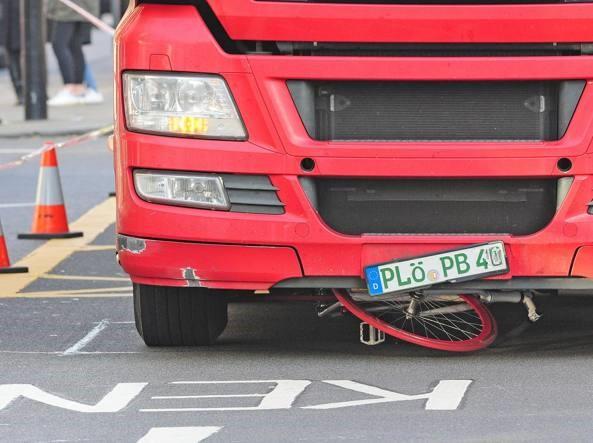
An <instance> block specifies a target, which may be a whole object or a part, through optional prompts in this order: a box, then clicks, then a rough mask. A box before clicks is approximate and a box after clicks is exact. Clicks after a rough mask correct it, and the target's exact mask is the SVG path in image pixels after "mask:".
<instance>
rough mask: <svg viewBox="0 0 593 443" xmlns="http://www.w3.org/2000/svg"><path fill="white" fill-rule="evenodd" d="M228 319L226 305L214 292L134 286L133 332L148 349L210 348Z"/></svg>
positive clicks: (208, 290) (202, 289) (220, 296)
mask: <svg viewBox="0 0 593 443" xmlns="http://www.w3.org/2000/svg"><path fill="white" fill-rule="evenodd" d="M227 318H228V317H227V301H226V299H225V296H224V295H223V294H221V293H219V292H217V291H213V290H210V289H207V288H176V287H165V286H149V285H140V284H134V320H135V323H136V329H137V330H138V333H139V334H140V336H141V337H142V339H143V340H144V343H146V345H148V346H204V345H210V344H212V343H213V342H214V341H215V340H216V339H217V338H218V336H219V335H220V334H221V333H222V331H224V328H225V327H226V324H227Z"/></svg>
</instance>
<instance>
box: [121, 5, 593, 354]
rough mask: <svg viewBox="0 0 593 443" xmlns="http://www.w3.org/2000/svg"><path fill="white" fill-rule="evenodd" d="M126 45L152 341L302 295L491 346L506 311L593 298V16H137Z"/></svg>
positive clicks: (273, 10) (127, 223)
mask: <svg viewBox="0 0 593 443" xmlns="http://www.w3.org/2000/svg"><path fill="white" fill-rule="evenodd" d="M115 48H116V52H115V63H116V67H115V83H116V105H115V115H116V126H115V169H116V181H117V232H118V238H117V249H118V259H119V262H120V263H121V265H122V266H123V268H124V269H125V271H126V272H128V273H129V274H130V276H131V278H132V280H133V283H134V308H135V315H136V324H137V329H138V331H139V333H140V335H141V336H142V337H143V339H144V341H145V342H146V344H148V345H151V346H159V345H202V344H210V343H212V342H213V341H214V340H215V339H216V338H217V337H218V336H219V335H220V333H221V332H222V331H223V330H224V328H225V326H226V322H227V302H228V300H229V299H230V300H232V299H233V297H236V298H237V299H245V298H246V297H258V298H259V299H265V298H272V297H275V296H292V297H293V299H295V298H296V299H304V300H312V299H319V300H323V302H324V304H323V305H322V308H321V311H320V315H326V314H328V313H329V312H331V311H333V312H337V311H339V310H342V309H344V308H346V309H347V310H349V311H351V312H352V313H353V314H354V315H356V316H358V317H360V318H361V320H363V323H362V326H361V327H363V326H364V327H366V328H367V329H366V330H365V331H366V332H364V331H363V333H368V334H369V337H367V338H366V339H365V340H366V342H378V341H381V340H382V339H383V333H387V334H388V335H393V336H396V337H399V338H402V339H405V340H408V341H411V342H413V343H416V344H420V345H423V346H428V347H432V348H437V349H445V350H451V351H471V350H476V349H480V348H483V347H485V346H488V345H489V344H490V343H492V341H493V340H494V337H495V336H496V332H497V331H496V329H497V328H496V322H495V320H494V318H493V317H492V315H491V313H490V311H489V310H488V308H487V306H486V304H487V303H489V302H496V301H505V302H517V303H519V302H522V303H524V304H525V305H526V306H527V308H528V313H529V316H530V318H531V319H532V320H535V319H536V318H537V313H536V312H535V309H534V305H533V301H532V298H531V296H532V295H533V294H555V293H558V292H559V291H563V290H572V291H589V292H590V291H591V290H593V146H592V144H591V142H592V139H593V115H592V112H591V110H592V109H593V84H592V82H593V4H590V3H586V2H580V1H554V0H542V1H531V0H521V1H512V0H506V1H504V0H501V1H499V0H484V1H467V0H465V1H464V0H459V1H455V0H426V1H423V0H400V1H390V0H370V1H356V0H343V1H340V0H304V1H296V0H275V1H270V0H224V1H223V0H188V1H158V0H136V1H133V2H131V4H130V8H129V9H128V12H127V14H126V15H125V17H124V19H123V21H122V23H121V25H120V26H119V28H118V30H117V33H116V39H115ZM363 329H364V328H363Z"/></svg>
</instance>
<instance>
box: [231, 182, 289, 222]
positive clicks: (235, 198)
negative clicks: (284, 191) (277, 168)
mask: <svg viewBox="0 0 593 443" xmlns="http://www.w3.org/2000/svg"><path fill="white" fill-rule="evenodd" d="M221 177H222V181H223V183H224V188H225V189H226V192H227V195H228V197H229V200H230V202H231V209H230V210H231V212H246V213H251V214H284V204H283V203H282V202H281V201H280V199H279V198H278V194H277V192H276V191H277V190H278V189H277V188H276V187H275V186H274V185H273V184H272V182H271V181H270V178H269V177H268V176H266V175H231V174H222V175H221Z"/></svg>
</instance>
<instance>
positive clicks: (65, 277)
mask: <svg viewBox="0 0 593 443" xmlns="http://www.w3.org/2000/svg"><path fill="white" fill-rule="evenodd" d="M39 278H45V279H49V280H80V281H83V280H89V281H114V282H115V281H127V282H129V281H130V278H129V277H100V276H92V275H61V274H43V275H40V276H39Z"/></svg>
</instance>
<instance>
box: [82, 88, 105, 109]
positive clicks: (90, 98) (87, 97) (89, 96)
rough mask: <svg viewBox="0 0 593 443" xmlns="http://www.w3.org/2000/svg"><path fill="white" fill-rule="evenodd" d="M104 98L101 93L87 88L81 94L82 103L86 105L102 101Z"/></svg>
mask: <svg viewBox="0 0 593 443" xmlns="http://www.w3.org/2000/svg"><path fill="white" fill-rule="evenodd" d="M104 101H105V99H104V98H103V94H101V93H100V92H98V91H95V90H94V89H87V90H86V93H85V94H84V95H83V96H82V103H84V104H86V105H94V104H97V103H103V102H104Z"/></svg>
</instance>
